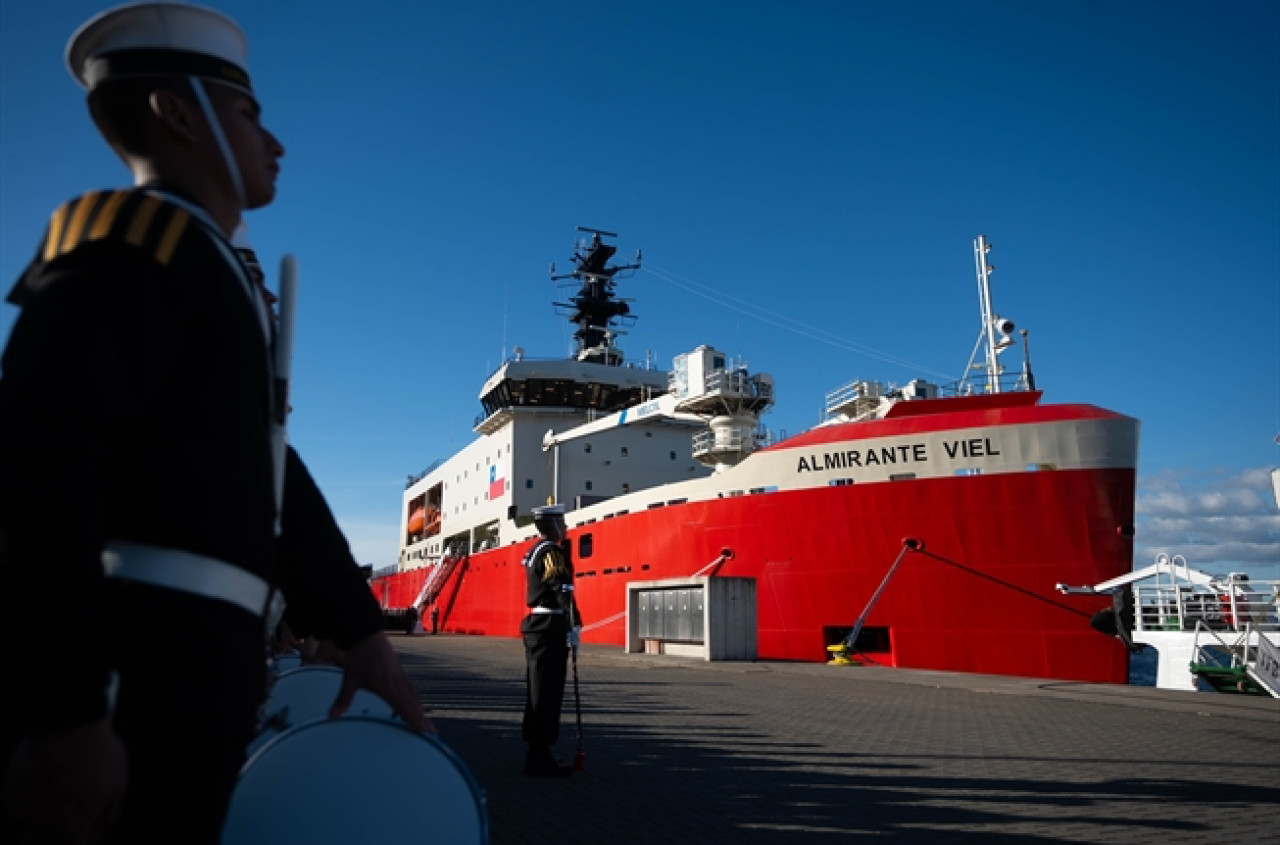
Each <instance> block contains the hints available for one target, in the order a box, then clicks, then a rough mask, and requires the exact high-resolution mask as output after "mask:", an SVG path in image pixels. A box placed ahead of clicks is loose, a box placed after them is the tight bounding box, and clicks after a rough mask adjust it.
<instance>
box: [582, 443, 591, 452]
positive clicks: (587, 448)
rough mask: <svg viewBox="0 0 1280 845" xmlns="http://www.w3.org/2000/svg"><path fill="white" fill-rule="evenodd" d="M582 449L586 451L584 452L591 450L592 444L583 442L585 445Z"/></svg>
mask: <svg viewBox="0 0 1280 845" xmlns="http://www.w3.org/2000/svg"><path fill="white" fill-rule="evenodd" d="M582 451H584V452H590V451H591V444H590V443H584V444H583V446H582Z"/></svg>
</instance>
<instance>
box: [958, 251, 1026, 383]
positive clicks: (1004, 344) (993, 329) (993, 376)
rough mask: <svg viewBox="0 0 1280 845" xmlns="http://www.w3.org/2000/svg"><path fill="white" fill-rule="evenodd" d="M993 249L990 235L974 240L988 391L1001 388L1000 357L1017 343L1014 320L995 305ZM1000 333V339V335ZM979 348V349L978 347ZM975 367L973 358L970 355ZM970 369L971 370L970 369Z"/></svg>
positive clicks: (1001, 368)
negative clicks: (1014, 337) (1000, 313)
mask: <svg viewBox="0 0 1280 845" xmlns="http://www.w3.org/2000/svg"><path fill="white" fill-rule="evenodd" d="M990 251H991V242H990V241H988V240H987V237H986V235H978V237H977V239H976V240H975V241H974V242H973V261H974V265H975V267H976V269H977V274H978V299H979V302H980V304H981V308H982V334H981V335H980V336H979V339H978V343H979V344H982V343H983V341H984V340H985V341H986V355H987V360H986V363H985V364H984V367H985V369H986V371H987V392H988V393H999V392H1000V373H1001V371H1002V370H1003V369H1004V368H1003V367H1001V366H1000V362H999V361H998V360H997V357H996V356H998V355H999V354H1000V353H1001V352H1003V351H1004V350H1005V349H1006V348H1008V347H1009V346H1012V345H1013V338H1012V337H1011V335H1012V334H1013V330H1014V328H1015V327H1014V324H1013V321H1012V320H1006V319H1004V318H1003V317H1000V316H999V315H997V314H996V313H995V311H994V310H992V307H991V274H992V273H993V272H995V269H996V267H995V265H994V264H989V263H988V262H987V253H988V252H990ZM997 334H999V335H1000V338H999V340H997V339H996V335H997ZM975 351H976V350H975ZM970 367H972V359H970ZM966 373H967V370H966Z"/></svg>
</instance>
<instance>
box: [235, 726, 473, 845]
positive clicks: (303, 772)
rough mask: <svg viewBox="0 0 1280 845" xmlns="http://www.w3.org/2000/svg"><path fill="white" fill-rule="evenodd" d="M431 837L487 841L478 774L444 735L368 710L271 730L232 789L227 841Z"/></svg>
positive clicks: (306, 843)
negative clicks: (272, 734) (474, 774)
mask: <svg viewBox="0 0 1280 845" xmlns="http://www.w3.org/2000/svg"><path fill="white" fill-rule="evenodd" d="M424 837H425V839H426V841H430V842H432V843H441V844H442V845H486V843H488V841H489V817H488V812H487V810H486V808H485V801H484V795H483V793H482V792H481V791H480V789H479V787H478V786H477V785H476V782H475V779H474V778H473V777H472V776H471V772H470V771H468V769H467V767H466V766H465V765H464V764H463V763H462V761H461V760H459V759H458V757H457V755H456V754H454V753H453V751H451V750H450V749H449V747H448V746H446V745H445V744H444V743H442V742H441V741H440V740H438V739H436V738H435V737H432V736H426V735H423V734H419V733H417V732H415V731H413V730H412V729H410V728H408V727H406V726H405V725H404V724H403V723H400V722H392V721H389V720H387V719H376V718H371V717H368V716H353V717H350V718H344V719H317V720H315V721H311V722H307V723H305V724H302V725H298V726H296V727H294V728H291V729H290V730H288V731H285V732H284V733H282V734H279V735H278V736H275V737H273V738H272V739H271V740H270V741H269V742H267V744H265V745H264V746H262V748H260V749H259V750H258V752H257V753H256V754H254V755H253V756H252V757H251V758H249V761H248V762H247V763H245V765H244V768H243V769H241V770H240V779H239V780H238V781H237V782H236V788H235V792H234V794H233V795H232V796H231V808H230V811H229V812H228V815H227V821H226V825H225V826H224V828H223V831H222V842H223V843H224V845H259V843H261V845H268V843H269V845H330V843H332V845H352V843H357V842H392V843H394V842H414V841H417V840H419V839H423V838H424Z"/></svg>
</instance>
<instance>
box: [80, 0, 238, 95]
mask: <svg viewBox="0 0 1280 845" xmlns="http://www.w3.org/2000/svg"><path fill="white" fill-rule="evenodd" d="M248 53H249V45H248V42H247V41H246V39H245V37H244V32H243V31H242V30H241V29H240V27H239V25H238V24H236V22H235V21H233V20H231V18H229V17H227V16H226V15H224V14H222V13H221V12H217V11H214V10H213V9H207V8H205V7H203V6H192V5H189V4H186V3H134V4H130V5H126V6H117V7H116V8H114V9H109V10H107V11H105V12H103V13H101V14H99V15H97V16H96V17H94V18H92V19H91V20H89V22H88V23H86V24H84V25H83V26H81V27H80V28H79V29H78V30H76V32H75V34H74V35H72V36H71V40H70V41H68V42H67V67H68V69H70V71H71V75H72V76H74V77H75V79H76V81H77V82H79V83H80V84H81V85H82V86H83V87H85V88H87V89H90V90H92V89H93V88H94V86H96V85H97V84H98V83H100V82H102V81H104V80H107V79H119V78H124V77H141V76H160V75H164V76H168V75H177V76H195V77H199V78H201V79H208V80H212V81H215V82H221V83H223V84H226V85H232V86H235V87H236V88H239V89H241V90H243V91H245V92H247V93H249V94H252V93H253V89H252V88H251V87H250V86H249V70H248V62H247V57H248Z"/></svg>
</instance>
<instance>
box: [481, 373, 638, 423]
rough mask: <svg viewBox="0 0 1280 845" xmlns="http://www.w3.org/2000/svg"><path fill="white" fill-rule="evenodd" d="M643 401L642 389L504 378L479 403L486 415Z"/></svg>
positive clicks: (611, 406)
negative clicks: (530, 407)
mask: <svg viewBox="0 0 1280 845" xmlns="http://www.w3.org/2000/svg"><path fill="white" fill-rule="evenodd" d="M644 399H645V395H644V389H643V387H620V386H618V385H615V384H604V383H598V382H580V381H575V380H573V379H528V380H525V381H521V380H518V379H507V380H505V381H503V382H502V383H501V384H499V385H497V386H495V387H494V388H493V390H491V391H489V392H488V393H487V394H485V396H484V397H483V398H482V399H481V400H480V404H481V405H482V406H483V407H484V409H485V412H486V413H487V414H495V413H497V412H498V411H501V410H504V409H506V408H511V407H519V406H527V405H541V406H556V407H568V408H596V409H599V410H602V411H619V410H621V409H623V408H626V407H629V406H631V405H635V404H637V403H638V402H641V401H643V400H644Z"/></svg>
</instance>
